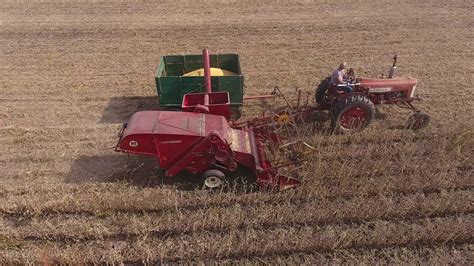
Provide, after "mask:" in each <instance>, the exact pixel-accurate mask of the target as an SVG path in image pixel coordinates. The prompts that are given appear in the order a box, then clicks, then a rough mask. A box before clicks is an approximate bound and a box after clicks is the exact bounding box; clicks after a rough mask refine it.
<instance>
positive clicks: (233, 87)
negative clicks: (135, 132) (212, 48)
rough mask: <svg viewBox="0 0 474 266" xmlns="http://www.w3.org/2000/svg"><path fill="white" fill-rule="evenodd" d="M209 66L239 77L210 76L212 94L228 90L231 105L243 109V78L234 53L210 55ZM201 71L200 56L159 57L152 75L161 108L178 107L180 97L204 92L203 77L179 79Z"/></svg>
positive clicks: (180, 100)
mask: <svg viewBox="0 0 474 266" xmlns="http://www.w3.org/2000/svg"><path fill="white" fill-rule="evenodd" d="M210 61H211V62H210V63H211V67H218V68H222V69H226V70H229V71H232V72H235V73H237V74H238V76H224V77H212V78H211V83H212V91H228V92H229V95H230V102H231V104H232V105H233V106H242V104H243V97H244V76H243V74H242V71H241V69H240V62H239V56H238V55H237V54H215V55H210ZM199 68H202V55H168V56H162V57H161V58H160V63H159V64H158V69H157V72H156V76H155V82H156V89H157V92H158V97H159V105H160V106H168V107H179V106H181V102H182V99H183V96H184V95H185V94H187V93H192V92H204V87H203V84H204V77H182V75H183V74H185V73H188V72H191V71H193V70H196V69H199Z"/></svg>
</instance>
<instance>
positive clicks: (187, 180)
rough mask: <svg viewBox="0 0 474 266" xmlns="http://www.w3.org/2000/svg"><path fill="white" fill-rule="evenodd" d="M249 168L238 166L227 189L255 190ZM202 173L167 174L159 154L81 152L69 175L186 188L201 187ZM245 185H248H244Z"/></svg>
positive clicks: (72, 178) (69, 177) (76, 178)
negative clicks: (97, 153)
mask: <svg viewBox="0 0 474 266" xmlns="http://www.w3.org/2000/svg"><path fill="white" fill-rule="evenodd" d="M248 175H250V174H249V173H248V171H246V170H245V169H240V168H239V169H238V170H237V171H236V172H235V173H234V174H233V175H232V176H231V178H232V180H233V182H234V183H233V184H231V185H229V186H228V187H227V188H226V189H224V191H229V190H232V191H234V192H243V191H245V192H251V191H253V190H254V189H255V187H254V186H253V185H251V184H253V182H254V181H255V180H254V179H252V178H243V177H242V176H248ZM198 177H199V175H193V174H189V173H187V172H181V173H179V174H178V175H176V176H173V177H168V176H165V173H164V170H163V169H161V168H159V167H158V165H157V163H156V161H155V158H153V157H146V156H127V155H125V154H113V155H104V156H81V157H79V158H78V159H77V160H76V161H74V163H73V164H72V166H71V169H70V171H69V172H68V173H67V174H66V176H65V181H66V182H68V183H78V184H81V183H97V182H104V183H108V182H117V183H125V184H130V185H132V186H138V187H162V188H173V189H178V190H183V191H193V190H196V189H200V188H201V184H200V182H199V178H198ZM242 186H244V187H242Z"/></svg>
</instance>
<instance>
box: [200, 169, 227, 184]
mask: <svg viewBox="0 0 474 266" xmlns="http://www.w3.org/2000/svg"><path fill="white" fill-rule="evenodd" d="M201 181H202V182H201V183H202V187H203V188H205V189H218V188H221V187H223V186H224V185H225V183H226V176H225V174H224V173H223V172H221V171H219V170H216V169H211V170H207V171H206V172H204V173H203V174H202V176H201Z"/></svg>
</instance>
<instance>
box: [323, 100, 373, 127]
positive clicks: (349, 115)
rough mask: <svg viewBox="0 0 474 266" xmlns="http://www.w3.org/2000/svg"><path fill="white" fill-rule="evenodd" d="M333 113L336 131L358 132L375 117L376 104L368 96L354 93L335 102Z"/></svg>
mask: <svg viewBox="0 0 474 266" xmlns="http://www.w3.org/2000/svg"><path fill="white" fill-rule="evenodd" d="M331 115H332V123H331V124H332V127H333V129H334V130H335V131H336V132H356V131H360V130H362V129H364V128H365V127H367V125H368V124H369V123H370V122H371V121H372V120H373V119H374V117H375V106H374V103H373V102H372V101H370V99H369V98H367V97H366V96H362V95H353V96H350V97H347V98H346V99H344V100H342V101H339V102H337V103H336V104H334V106H333V108H332V109H331Z"/></svg>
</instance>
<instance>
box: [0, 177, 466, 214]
mask: <svg viewBox="0 0 474 266" xmlns="http://www.w3.org/2000/svg"><path fill="white" fill-rule="evenodd" d="M473 188H474V186H471V185H469V186H461V187H451V188H422V189H418V190H417V189H409V190H395V191H393V192H391V193H389V194H388V196H392V197H401V196H409V195H416V194H424V195H425V196H428V195H433V194H440V193H442V192H447V193H449V192H463V191H466V192H469V191H472V190H473ZM381 196H384V195H383V194H377V193H371V194H368V195H357V194H352V193H347V194H339V195H331V196H327V197H324V198H313V197H312V196H311V195H309V196H308V195H306V194H303V195H292V196H291V197H289V198H286V197H285V196H284V195H281V196H277V197H276V198H274V197H271V196H268V197H266V198H263V199H258V200H254V199H252V198H250V199H241V198H229V199H226V201H225V202H224V201H218V202H206V203H202V202H201V203H199V204H197V203H195V204H186V205H175V206H169V207H168V206H164V207H158V208H153V207H151V208H150V207H144V208H143V207H142V208H139V207H133V208H116V209H100V210H87V209H71V210H64V209H55V208H44V209H41V210H39V211H35V210H30V209H28V208H22V209H16V210H15V209H14V210H5V209H2V210H0V214H2V215H3V216H5V217H12V218H22V219H28V218H32V217H49V216H54V215H86V216H97V214H98V213H111V214H112V213H114V214H121V213H128V214H136V215H142V214H145V213H146V214H161V213H169V212H174V211H178V210H182V211H197V210H203V209H210V208H229V207H233V206H235V205H236V204H239V205H240V206H243V207H246V206H251V207H258V206H276V205H281V204H294V205H300V204H304V203H310V202H315V203H317V202H318V201H321V200H329V201H336V200H352V199H355V198H365V199H375V198H379V197H381Z"/></svg>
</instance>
